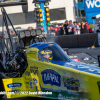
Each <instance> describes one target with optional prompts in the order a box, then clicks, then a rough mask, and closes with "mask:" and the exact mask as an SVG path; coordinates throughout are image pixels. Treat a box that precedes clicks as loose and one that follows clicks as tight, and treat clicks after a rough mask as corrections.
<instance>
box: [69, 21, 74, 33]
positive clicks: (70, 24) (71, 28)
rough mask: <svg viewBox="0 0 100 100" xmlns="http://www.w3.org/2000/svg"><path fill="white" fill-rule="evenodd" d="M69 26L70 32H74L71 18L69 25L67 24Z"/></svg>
mask: <svg viewBox="0 0 100 100" xmlns="http://www.w3.org/2000/svg"><path fill="white" fill-rule="evenodd" d="M67 28H68V32H69V33H70V34H74V25H73V23H72V21H71V20H70V21H69V25H68V26H67Z"/></svg>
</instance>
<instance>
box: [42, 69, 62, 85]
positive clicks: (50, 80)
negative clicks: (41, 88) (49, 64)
mask: <svg viewBox="0 0 100 100" xmlns="http://www.w3.org/2000/svg"><path fill="white" fill-rule="evenodd" d="M41 75H42V80H43V83H44V84H45V85H46V84H50V85H51V86H53V85H55V86H58V87H60V86H61V75H60V74H59V73H58V72H56V71H55V70H53V69H45V70H43V71H42V72H41Z"/></svg>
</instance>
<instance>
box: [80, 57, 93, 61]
mask: <svg viewBox="0 0 100 100" xmlns="http://www.w3.org/2000/svg"><path fill="white" fill-rule="evenodd" d="M81 60H85V61H86V60H92V58H88V57H84V58H81Z"/></svg>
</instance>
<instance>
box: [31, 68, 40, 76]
mask: <svg viewBox="0 0 100 100" xmlns="http://www.w3.org/2000/svg"><path fill="white" fill-rule="evenodd" d="M30 71H31V73H34V74H37V75H38V67H35V66H34V67H33V66H30Z"/></svg>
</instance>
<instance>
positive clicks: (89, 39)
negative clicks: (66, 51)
mask: <svg viewBox="0 0 100 100" xmlns="http://www.w3.org/2000/svg"><path fill="white" fill-rule="evenodd" d="M47 41H48V42H55V43H57V44H59V45H60V46H61V47H62V48H79V47H91V46H92V45H93V44H94V45H95V46H96V47H98V46H99V45H98V33H85V34H81V35H59V36H47Z"/></svg>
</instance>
